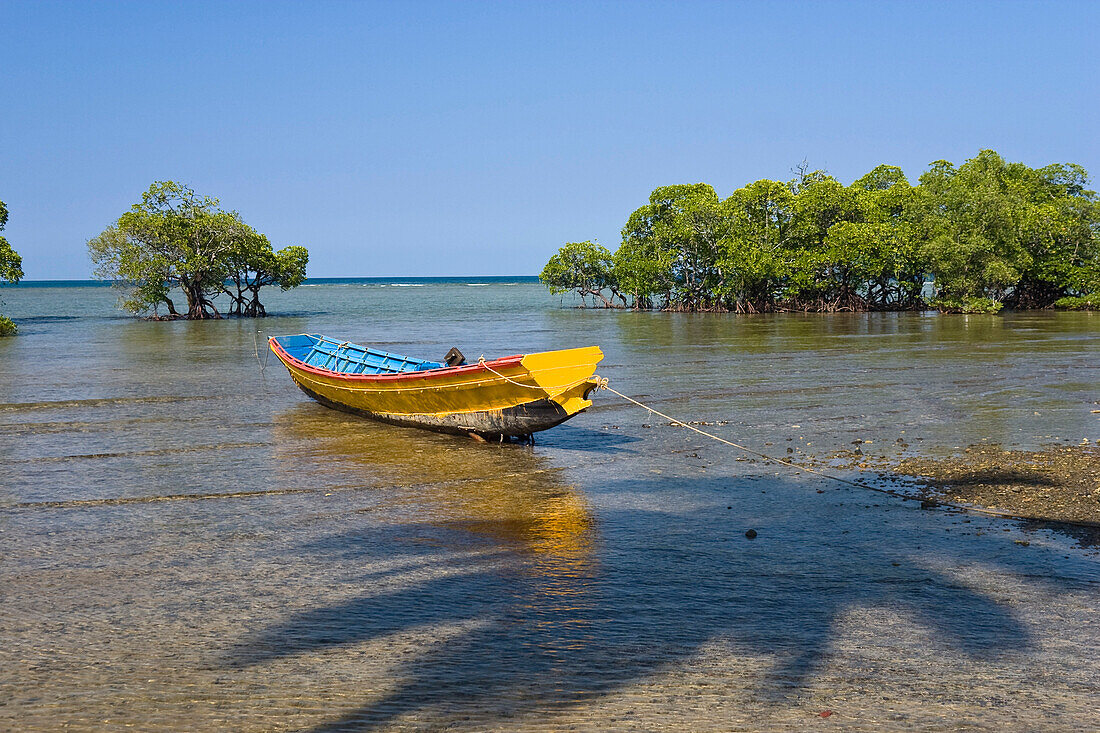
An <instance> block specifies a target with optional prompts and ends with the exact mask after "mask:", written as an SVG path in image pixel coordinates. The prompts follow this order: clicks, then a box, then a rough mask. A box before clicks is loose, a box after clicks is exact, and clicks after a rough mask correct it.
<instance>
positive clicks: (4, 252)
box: [0, 201, 23, 336]
mask: <svg viewBox="0 0 1100 733" xmlns="http://www.w3.org/2000/svg"><path fill="white" fill-rule="evenodd" d="M7 225H8V207H7V205H6V204H5V203H4V202H3V201H0V232H2V231H4V227H6V226H7ZM22 278H23V258H22V257H20V256H19V253H18V252H16V251H15V250H14V249H12V247H11V245H10V244H8V240H7V239H6V238H5V237H4V236H3V235H0V282H10V283H17V282H19V281H20V280H21V279H22ZM18 330H19V329H18V328H16V326H15V323H13V322H12V320H11V319H10V318H5V317H4V316H0V336H14V335H15V334H16V333H17V332H18Z"/></svg>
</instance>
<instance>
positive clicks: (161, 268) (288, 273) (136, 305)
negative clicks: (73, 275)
mask: <svg viewBox="0 0 1100 733" xmlns="http://www.w3.org/2000/svg"><path fill="white" fill-rule="evenodd" d="M88 252H89V254H90V255H91V258H92V262H93V263H94V264H95V267H96V269H95V275H96V277H98V278H101V279H106V280H112V281H114V282H115V284H116V285H117V286H118V287H120V288H122V290H123V296H122V298H121V299H120V304H121V306H122V308H123V309H125V310H127V311H129V312H131V313H135V314H144V313H150V312H151V313H152V314H153V316H154V317H155V318H160V317H161V313H160V309H161V308H162V307H163V308H164V309H165V310H166V311H167V316H166V317H168V318H188V319H204V318H221V317H222V314H221V312H219V310H218V308H217V307H216V306H215V303H214V298H215V297H217V296H218V295H223V294H224V295H226V296H228V298H229V303H230V305H229V308H228V310H227V314H228V315H237V316H251V317H256V316H264V315H266V314H267V311H266V309H265V308H264V306H263V304H262V303H261V302H260V289H261V288H262V287H264V286H268V285H278V286H279V287H280V288H282V289H283V290H286V289H288V288H292V287H297V286H298V285H300V284H301V283H302V281H303V280H305V276H306V263H307V261H308V259H309V253H308V252H307V251H306V249H305V248H304V247H297V246H291V247H284V248H283V249H281V250H279V251H277V252H276V251H275V250H274V248H273V247H272V245H271V242H270V241H268V239H267V237H266V236H264V235H263V234H260V233H259V232H257V231H256V230H255V229H253V228H252V227H250V226H249V225H247V224H245V222H244V221H243V220H242V219H241V216H240V214H238V213H237V212H236V211H225V210H223V209H221V208H219V202H218V200H217V199H215V198H211V197H209V196H199V195H198V194H196V193H195V191H194V190H193V189H192V188H190V187H189V186H184V185H182V184H179V183H175V182H173V181H158V182H156V183H153V185H152V186H150V187H149V190H148V191H146V192H145V193H144V194H142V197H141V203H140V204H135V205H134V206H133V207H132V208H131V209H130V211H128V212H126V213H125V214H123V215H122V216H121V217H119V219H118V221H117V222H115V223H114V224H112V225H111V226H109V227H107V229H105V230H104V231H103V232H102V233H100V234H99V235H98V236H96V237H95V238H93V239H91V240H90V241H89V242H88ZM174 289H179V290H180V291H182V293H183V297H184V299H185V300H186V305H185V306H184V307H185V310H184V311H183V312H180V311H179V310H177V308H176V304H175V302H174V301H173V300H172V298H171V293H172V291H173V290H174Z"/></svg>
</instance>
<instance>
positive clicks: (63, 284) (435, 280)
mask: <svg viewBox="0 0 1100 733" xmlns="http://www.w3.org/2000/svg"><path fill="white" fill-rule="evenodd" d="M538 282H539V277H538V275H483V276H480V277H311V278H307V279H306V281H305V282H304V283H302V285H344V284H377V285H393V284H400V283H415V284H417V285H430V284H440V285H445V284H455V285H467V284H474V285H476V284H486V285H510V284H528V283H538ZM110 286H111V282H110V281H109V280H22V281H20V282H18V283H2V284H0V288H2V289H7V288H11V289H13V290H14V289H19V288H106V287H110Z"/></svg>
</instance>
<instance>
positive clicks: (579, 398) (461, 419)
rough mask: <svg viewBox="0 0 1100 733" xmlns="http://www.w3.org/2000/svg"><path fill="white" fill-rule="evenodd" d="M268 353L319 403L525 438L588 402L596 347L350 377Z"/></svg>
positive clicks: (279, 351) (383, 417)
mask: <svg viewBox="0 0 1100 733" xmlns="http://www.w3.org/2000/svg"><path fill="white" fill-rule="evenodd" d="M270 346H271V350H272V351H273V352H274V353H275V355H276V356H277V357H278V358H279V360H280V361H282V363H283V364H284V365H285V366H286V368H287V370H288V371H289V372H290V376H291V378H292V379H293V380H294V382H295V383H296V384H297V385H298V386H299V387H300V388H301V389H302V390H303V391H305V392H306V393H307V394H309V395H310V396H311V397H313V398H314V399H316V400H318V401H319V402H321V403H322V404H325V405H328V406H329V407H333V408H336V409H341V410H345V411H348V412H353V413H357V414H361V415H365V416H367V417H372V418H375V419H378V420H384V421H386V422H392V423H397V424H403V425H416V426H419V427H426V428H429V429H433V430H440V431H444V432H455V433H462V432H471V433H476V434H480V435H529V434H530V433H532V432H536V431H538V430H545V429H546V428H549V427H553V426H554V425H557V424H559V423H561V422H563V421H564V420H567V419H569V418H570V417H572V416H573V415H575V414H577V413H578V412H580V411H582V410H584V409H585V408H587V407H589V406H591V405H592V402H591V400H589V399H588V394H589V393H590V392H591V391H592V390H593V389H595V388H596V380H595V379H594V378H593V376H592V375H593V374H594V372H595V371H596V365H597V364H598V363H599V361H600V360H601V359H602V358H603V352H602V351H600V349H599V347H596V346H590V347H586V348H580V349H566V350H563V351H546V352H542V353H537V354H527V355H524V356H512V357H505V358H502V359H495V360H493V361H489V362H484V361H482V362H479V363H477V364H470V365H467V366H461V367H449V368H443V369H432V370H430V371H421V372H405V373H401V374H383V375H356V374H344V373H340V372H335V371H331V370H329V369H323V368H318V367H313V366H309V365H307V364H305V363H304V362H301V361H299V360H298V359H295V358H294V357H292V356H290V355H289V354H288V353H286V351H284V350H283V349H282V348H281V347H280V345H279V344H278V342H277V341H276V340H275V339H272V340H271V342H270Z"/></svg>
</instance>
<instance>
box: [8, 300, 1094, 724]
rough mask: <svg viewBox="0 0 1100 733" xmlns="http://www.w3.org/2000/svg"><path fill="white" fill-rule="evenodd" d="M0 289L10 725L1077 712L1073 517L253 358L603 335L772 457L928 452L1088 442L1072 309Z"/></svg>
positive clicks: (621, 367) (1084, 634)
mask: <svg viewBox="0 0 1100 733" xmlns="http://www.w3.org/2000/svg"><path fill="white" fill-rule="evenodd" d="M0 297H2V298H3V301H4V306H3V308H2V310H3V312H4V313H5V314H8V315H11V316H12V317H14V318H16V319H17V320H18V321H19V323H20V329H21V335H20V336H19V337H18V338H16V339H6V340H0V502H3V505H4V506H3V508H0V543H2V548H3V554H2V561H0V588H2V593H3V603H0V728H11V729H23V730H46V729H55V728H59V727H62V726H64V725H67V726H70V727H73V728H79V729H97V730H101V729H113V728H116V727H117V728H122V727H125V726H133V727H137V728H139V729H143V730H156V729H189V730H216V729H224V728H230V729H236V730H284V729H285V730H318V731H320V730H344V729H352V730H373V729H400V730H434V729H438V728H443V727H448V726H451V727H454V728H456V729H471V730H486V729H489V730H502V731H513V730H557V729H562V728H575V729H577V730H589V729H596V728H601V729H608V728H610V729H626V730H631V729H633V730H653V729H657V728H670V729H692V730H759V729H791V728H801V727H803V726H809V725H813V724H823V725H824V724H828V725H832V724H840V725H841V726H842V727H844V728H847V729H857V730H859V729H861V730H878V729H881V728H883V727H892V728H901V727H919V728H922V729H931V730H954V729H957V728H960V727H970V728H975V729H995V728H1003V727H1005V726H1009V727H1012V728H1020V729H1036V728H1042V729H1045V730H1079V729H1082V728H1088V727H1092V726H1094V725H1095V721H1096V700H1097V699H1100V672H1098V670H1100V664H1098V663H1100V635H1097V633H1096V628H1097V625H1098V623H1100V601H1098V598H1100V558H1098V555H1097V545H1096V544H1095V542H1096V540H1095V538H1093V537H1090V536H1089V535H1087V534H1081V535H1078V536H1072V535H1070V534H1066V533H1058V532H1054V531H1051V530H1049V529H1038V528H1034V527H1028V526H1025V525H1021V524H1019V523H1014V522H1004V521H996V520H990V519H984V518H979V517H967V516H964V515H958V514H950V513H947V512H943V511H922V510H920V509H919V508H918V507H917V506H916V505H912V506H911V505H910V504H913V503H912V502H899V501H897V500H895V499H891V498H889V497H885V496H881V495H878V494H873V493H870V492H865V491H862V490H859V489H854V488H851V487H846V486H843V485H840V484H834V483H832V482H829V481H827V480H825V479H821V478H820V477H814V476H805V475H798V474H794V473H792V472H791V471H790V470H788V469H786V468H783V467H782V466H778V465H774V464H766V463H765V462H764V461H761V460H756V459H746V458H745V457H744V456H740V455H738V454H737V453H736V452H735V451H732V450H731V449H729V448H726V447H723V446H721V445H718V444H714V443H710V442H709V441H706V439H705V438H702V437H701V436H698V435H695V434H692V433H688V432H686V431H684V430H683V429H680V428H675V427H671V426H668V425H666V424H663V421H662V420H660V419H657V418H653V417H652V416H650V415H648V414H646V413H644V412H642V411H641V410H639V409H638V408H635V407H630V406H628V405H624V404H623V403H621V402H620V401H618V400H617V398H615V397H614V396H613V395H610V394H608V393H598V394H597V396H596V402H597V405H596V407H595V408H593V409H592V410H591V411H589V412H588V413H585V414H582V415H580V416H578V417H577V418H575V419H574V420H572V421H571V422H569V423H567V424H565V425H563V426H561V427H559V428H556V429H554V430H552V431H549V432H546V433H542V434H540V435H539V436H538V443H537V444H536V446H535V447H534V448H527V447H520V446H509V445H505V446H499V445H479V444H475V443H473V442H471V441H466V440H461V439H456V438H452V437H449V436H440V435H434V434H430V433H422V432H417V431H410V430H406V429H402V428H394V427H390V426H383V425H376V424H374V423H370V422H367V421H363V420H359V419H356V418H352V417H350V416H346V415H343V414H340V413H336V412H332V411H329V410H326V409H325V408H322V407H320V406H318V405H315V404H313V403H312V402H310V401H309V400H308V399H307V398H306V397H305V396H304V395H302V394H301V393H300V392H298V391H297V390H295V389H294V388H293V387H292V385H291V384H290V382H289V379H288V377H287V375H286V372H285V370H283V369H282V368H281V367H280V366H279V365H278V363H277V362H276V361H275V360H274V358H273V357H272V358H270V359H268V358H267V357H266V352H265V351H264V341H265V339H266V336H267V335H275V334H283V333H297V332H304V331H309V332H323V333H327V334H330V335H333V336H338V337H340V338H346V339H349V340H353V341H359V342H363V343H370V344H375V345H380V346H383V347H384V348H386V349H387V350H390V351H397V352H399V353H408V354H410V355H414V356H423V357H427V358H437V357H439V356H441V355H442V354H443V353H445V352H446V350H447V349H448V348H449V347H450V346H452V345H455V346H458V347H459V348H460V349H462V350H463V351H464V352H465V353H466V355H467V356H468V357H471V358H476V357H477V356H479V355H480V354H482V353H484V354H485V355H486V356H496V355H502V354H508V353H516V352H526V351H535V350H540V349H548V348H566V347H571V346H583V345H588V344H593V343H595V344H599V345H600V346H601V347H602V348H603V350H604V352H605V354H606V358H605V360H604V362H603V364H602V365H601V368H600V370H599V373H600V374H601V375H602V376H605V377H609V378H610V379H611V382H612V384H613V386H615V387H616V388H617V389H619V390H621V391H623V392H625V393H627V394H632V395H635V396H638V397H639V398H640V399H642V400H643V401H646V402H648V403H650V404H652V405H653V406H654V407H657V408H658V409H660V410H662V411H665V412H667V413H669V414H672V415H675V416H677V417H680V418H684V419H691V420H702V421H707V422H722V421H724V422H725V424H722V425H717V426H712V427H708V428H707V429H708V430H713V431H714V432H716V433H717V434H720V435H722V436H723V437H726V438H728V439H731V440H735V441H738V442H742V443H745V444H747V445H750V446H752V447H754V448H757V449H760V450H763V451H766V452H772V453H774V454H777V455H782V456H794V457H796V458H797V457H799V456H804V455H818V456H823V455H827V454H828V453H829V452H831V451H833V450H836V449H839V448H846V447H850V444H851V442H852V441H853V440H857V439H859V440H864V441H872V442H871V444H870V445H867V444H863V450H864V452H865V453H871V452H882V453H884V454H892V452H896V451H899V450H903V448H902V446H907V447H906V448H904V450H908V451H910V452H919V453H922V454H926V455H935V454H949V453H953V452H955V451H956V450H958V447H964V446H966V445H969V444H972V443H977V442H980V441H982V440H986V441H990V442H999V443H1002V444H1004V445H1006V446H1018V447H1023V448H1034V447H1039V446H1041V445H1044V444H1049V443H1052V442H1066V441H1069V442H1072V443H1078V442H1080V441H1081V439H1082V438H1088V439H1090V440H1096V439H1098V438H1100V421H1098V419H1097V417H1098V416H1097V415H1094V414H1092V413H1091V410H1093V409H1100V405H1097V400H1100V390H1098V389H1097V387H1096V385H1097V384H1100V358H1098V356H1100V318H1098V317H1097V316H1096V315H1095V314H1087V313H1086V314H1066V313H1027V314H1008V315H1004V316H970V317H964V316H951V317H944V316H937V315H934V314H860V315H830V316H817V315H814V316H798V315H788V316H760V317H751V318H746V317H733V316H723V315H711V314H700V315H683V314H656V313H628V312H627V313H613V312H601V311H580V310H574V309H571V308H568V307H566V308H563V307H561V304H560V302H559V300H558V299H557V298H554V297H551V296H549V295H547V294H546V293H545V292H544V291H543V290H541V289H540V288H539V287H538V286H535V285H530V284H521V285H502V284H499V283H497V284H493V285H491V286H488V287H470V286H468V285H465V284H462V283H446V284H430V285H425V286H424V287H393V284H392V283H391V284H388V285H387V287H382V286H380V285H378V284H363V283H355V284H344V285H339V284H324V285H320V286H316V287H307V288H302V289H299V290H297V291H292V292H290V293H286V294H276V295H273V296H272V297H271V298H270V301H271V302H270V305H269V308H270V310H272V311H277V312H281V313H284V314H289V315H283V316H279V317H273V318H268V319H265V320H261V321H224V322H212V323H154V322H145V321H135V320H132V319H129V318H125V317H121V316H120V315H119V314H118V313H117V312H115V311H114V310H113V302H114V294H113V293H112V292H111V291H110V290H109V289H105V288H57V289H49V288H29V289H5V290H3V291H2V292H0ZM59 313H60V314H65V315H64V316H63V317H59V316H58V315H57V314H59ZM899 441H900V442H899ZM788 448H789V449H790V450H791V453H788V452H787V450H788ZM750 528H752V529H755V530H756V531H757V532H758V536H757V538H756V539H755V540H749V539H747V538H746V537H745V535H744V533H745V531H746V530H747V529H750ZM1025 541H1026V542H1029V543H1030V544H1028V545H1024V544H1021V543H1022V542H1025ZM825 710H831V711H833V716H832V717H831V718H830V719H829V721H828V722H825V721H822V720H821V718H820V717H818V716H819V713H821V712H822V711H825Z"/></svg>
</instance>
